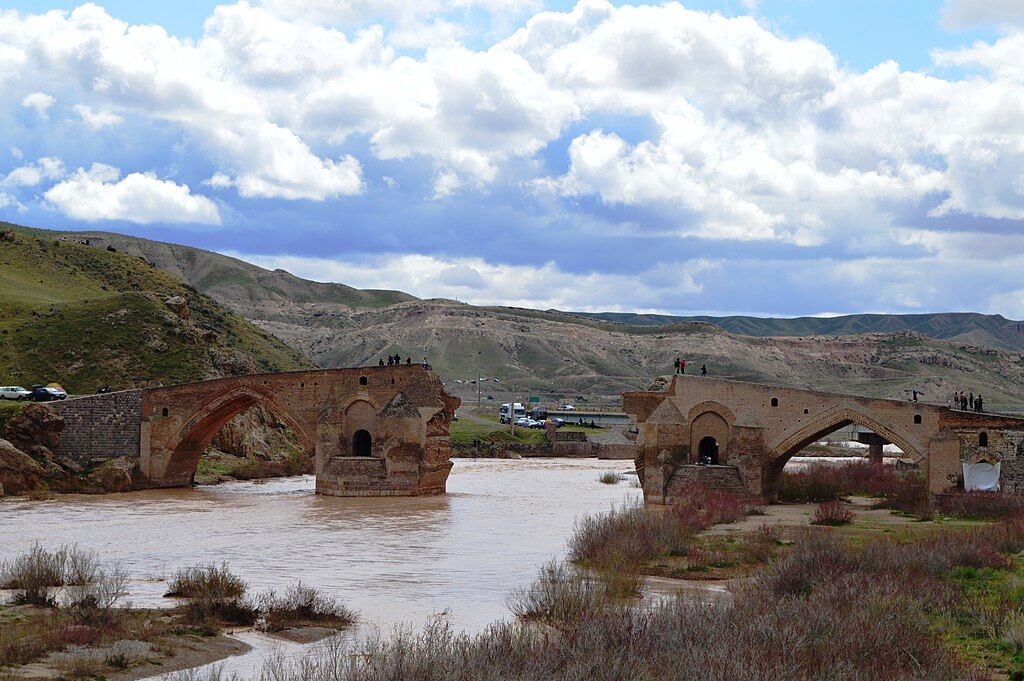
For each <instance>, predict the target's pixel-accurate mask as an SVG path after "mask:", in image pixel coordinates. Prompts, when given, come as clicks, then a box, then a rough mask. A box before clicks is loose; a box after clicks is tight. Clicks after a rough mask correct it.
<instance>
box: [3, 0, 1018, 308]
mask: <svg viewBox="0 0 1024 681" xmlns="http://www.w3.org/2000/svg"><path fill="white" fill-rule="evenodd" d="M7 6H8V7H11V8H13V9H14V10H17V13H13V12H7V13H0V86H2V87H3V88H4V90H5V92H6V93H7V94H8V97H5V102H6V103H5V104H3V105H0V130H3V131H4V132H3V133H2V136H3V138H2V139H0V217H2V218H3V219H5V220H9V221H12V222H19V223H23V224H31V225H35V226H44V227H53V228H71V229H110V230H115V231H121V232H126V233H132V234H138V235H141V236H146V237H150V238H155V239H161V240H168V241H175V242H180V243H188V244H192V245H196V246H200V247H204V248H210V249H213V250H218V251H221V252H225V253H230V254H233V255H237V256H238V257H242V258H245V259H247V260H250V261H252V262H256V263H258V264H261V265H264V266H268V267H285V268H286V269H289V270H290V271H293V272H295V273H296V274H298V275H300V276H307V277H310V278H316V279H321V280H330V281H341V282H344V283H349V284H352V285H357V286H365V287H378V288H380V287H383V288H398V289H403V290H407V291H409V292H411V293H414V294H417V295H421V296H443V297H451V298H457V299H460V300H465V301H467V302H473V303H487V304H516V305H528V306H534V307H559V308H563V309H587V310H604V309H608V310H656V311H662V312H672V313H679V314H686V313H705V312H707V313H753V314H763V315H768V314H778V315H802V314H835V313H853V312H926V311H943V310H976V311H981V312H995V313H1001V314H1004V315H1006V316H1009V317H1015V318H1021V317H1024V279H1021V277H1020V274H1019V272H1020V271H1021V265H1022V264H1024V148H1022V147H1021V144H1020V139H1022V138H1024V69H1022V68H1021V67H1020V64H1021V63H1024V33H1022V32H1021V30H1020V28H1019V26H1020V25H1021V23H1022V21H1024V11H1022V10H1021V9H1020V8H1016V7H1015V3H1012V2H1007V0H945V1H931V2H926V1H924V0H907V1H905V2H899V3H892V2H886V3H883V2H879V1H876V0H865V1H864V2H860V3H836V2H812V1H811V0H761V1H760V2H750V1H749V0H748V1H747V2H743V1H740V0H719V1H712V0H701V1H697V0H693V1H691V2H685V3H682V4H678V3H666V4H664V5H661V4H655V5H639V4H631V3H621V2H619V3H607V2H603V1H602V0H583V2H580V3H579V4H576V3H570V2H549V3H546V4H544V5H541V3H540V2H537V3H535V4H533V5H529V4H528V3H523V2H515V1H513V0H412V1H411V2H398V1H397V0H355V1H352V2H348V1H347V2H340V0H309V1H307V2H300V1H299V0H262V1H257V0H252V2H250V3H248V4H246V3H238V4H225V3H213V2H195V1H188V0H185V1H183V2H178V3H174V4H173V5H169V4H168V3H138V2H131V3H130V2H120V1H117V2H101V3H98V5H90V6H81V7H80V6H79V4H78V3H70V2H68V3H64V2H55V1H50V2H45V1H36V0H33V1H31V2H29V1H15V2H13V3H10V2H9V3H8V5H7ZM49 10H61V12H58V13H55V14H50V15H47V16H38V15H40V14H41V13H44V12H47V11H49ZM146 25H152V26H146Z"/></svg>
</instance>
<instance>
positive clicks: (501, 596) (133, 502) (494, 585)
mask: <svg viewBox="0 0 1024 681" xmlns="http://www.w3.org/2000/svg"><path fill="white" fill-rule="evenodd" d="M632 468H633V463H632V461H597V460H595V459H582V460H581V459H524V460H466V459H456V460H455V462H454V468H453V469H452V473H451V477H450V478H449V480H448V494H447V495H446V496H443V497H418V498H417V497H411V498H381V499H348V498H336V497H325V496H317V495H315V494H314V493H313V489H314V485H313V478H312V476H303V477H297V478H285V479H279V480H273V481H269V482H266V483H255V482H236V483H228V484H224V485H219V486H216V487H197V488H193V489H178V490H154V491H149V492H136V493H132V494H118V495H107V496H61V497H57V498H55V499H53V500H49V501H22V500H15V501H10V500H8V501H4V502H3V503H0V560H5V559H9V558H11V557H13V556H15V555H17V554H19V553H22V552H24V551H25V550H27V549H28V548H29V547H30V546H31V545H32V543H33V542H35V541H39V542H41V543H42V544H43V545H44V546H47V547H54V546H57V545H59V544H62V543H67V544H71V543H77V544H78V545H79V546H81V547H86V548H92V549H95V550H96V551H98V552H99V553H100V555H101V556H102V557H103V559H104V560H107V561H119V562H121V563H122V564H124V565H125V567H126V568H127V569H128V571H129V573H130V574H131V575H132V578H133V581H132V584H131V591H132V594H131V598H132V601H133V603H135V604H136V605H145V606H166V605H169V603H168V602H167V599H163V598H162V597H161V596H162V594H163V593H164V591H165V590H166V586H167V585H166V582H165V581H164V580H165V579H166V578H168V577H170V576H171V575H172V574H173V573H174V571H175V570H176V569H178V568H180V567H183V566H188V565H196V564H209V563H212V562H220V561H225V562H227V563H228V565H229V566H230V568H231V570H232V572H234V573H236V574H238V575H240V576H241V577H242V578H243V579H245V580H246V581H247V582H248V583H249V586H250V592H251V593H256V592H259V591H263V590H265V589H268V588H275V589H283V588H284V587H287V586H288V585H289V584H292V583H294V582H296V581H298V580H301V581H303V582H305V583H306V584H309V585H312V586H316V587H319V588H321V589H323V590H324V591H326V592H327V593H328V594H330V595H332V596H335V597H337V598H340V599H341V600H343V601H344V602H345V603H346V604H347V605H348V606H350V607H351V608H353V609H354V610H356V611H357V612H358V613H359V616H360V619H361V621H362V622H364V623H366V624H369V625H371V626H378V627H381V628H383V629H388V628H390V627H391V626H393V625H396V624H412V625H418V624H422V623H423V622H425V621H427V620H428V619H430V618H431V617H433V616H436V615H443V616H444V617H445V618H446V619H447V620H448V621H449V622H451V623H452V625H453V626H455V627H456V628H458V629H463V630H469V631H473V630H479V629H481V628H482V627H484V626H485V625H487V624H488V623H490V622H493V621H495V620H497V619H501V618H504V617H507V616H508V614H509V613H508V609H507V607H506V604H505V601H506V598H507V596H508V594H509V592H511V591H512V590H513V589H515V588H517V587H519V586H522V585H525V584H527V583H529V582H530V581H532V579H533V578H534V577H535V575H536V572H537V567H538V566H539V565H540V564H541V563H543V562H544V561H546V560H548V559H550V558H553V557H558V556H560V555H562V554H563V553H564V549H565V541H566V539H567V537H568V536H569V534H570V532H571V531H572V526H573V522H574V520H575V519H576V518H577V517H579V516H582V515H587V514H591V513H595V512H598V511H603V510H607V509H608V508H611V507H612V506H613V505H615V504H618V503H621V502H623V501H625V500H626V499H628V498H631V497H638V496H639V495H640V490H639V489H636V488H633V487H631V486H630V485H629V483H627V482H623V483H619V484H618V485H605V484H602V483H600V482H598V480H597V477H598V474H599V472H601V471H604V470H616V471H620V472H628V471H631V470H632ZM628 479H629V480H632V479H635V478H633V477H630V478H628Z"/></svg>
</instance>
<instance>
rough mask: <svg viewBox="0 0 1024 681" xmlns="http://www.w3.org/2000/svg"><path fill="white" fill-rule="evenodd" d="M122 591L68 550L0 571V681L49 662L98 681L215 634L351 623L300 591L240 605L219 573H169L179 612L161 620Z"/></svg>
mask: <svg viewBox="0 0 1024 681" xmlns="http://www.w3.org/2000/svg"><path fill="white" fill-rule="evenodd" d="M127 585H128V574H127V572H126V571H125V570H124V568H122V567H120V566H113V567H108V566H105V565H104V564H103V563H102V562H101V561H100V560H99V557H98V554H97V553H96V552H94V551H90V550H85V549H81V548H79V547H76V546H62V547H59V548H57V549H56V550H53V551H50V550H47V549H45V548H43V547H42V546H40V545H35V546H33V547H32V549H31V550H29V551H28V552H27V553H25V554H23V555H21V556H18V557H16V558H14V559H13V560H11V561H9V562H5V563H2V564H0V589H3V590H5V591H9V592H10V597H9V598H8V601H9V602H8V603H7V605H6V606H2V605H0V678H7V676H5V672H4V670H5V668H16V667H19V666H21V665H25V664H28V663H30V662H35V661H39V660H42V659H43V658H46V657H47V656H48V655H49V654H51V653H56V656H55V657H51V658H50V662H51V663H52V665H54V666H55V667H56V669H57V671H58V672H59V674H60V676H61V677H62V678H69V679H71V678H83V679H85V678H105V677H106V676H108V675H110V674H111V673H116V672H117V671H119V670H124V669H128V668H130V667H133V666H136V665H138V664H142V663H144V662H146V661H158V660H160V659H162V658H165V657H166V656H168V655H170V654H172V653H173V651H174V650H175V649H177V648H178V647H180V646H181V645H182V644H183V642H186V641H190V640H194V637H195V636H197V635H198V636H201V637H202V636H215V635H217V634H218V633H220V629H221V627H223V626H230V625H245V626H254V627H255V628H257V629H261V630H263V631H268V632H279V631H283V630H286V629H288V628H291V627H307V626H319V627H326V628H333V629H342V628H344V627H347V626H349V625H350V624H352V623H353V622H354V621H355V619H356V618H355V614H354V613H353V612H352V611H350V610H349V609H348V608H346V607H345V606H344V605H342V604H341V603H339V602H337V601H335V600H334V599H332V598H330V597H328V596H326V595H325V594H324V593H323V592H321V591H320V590H318V589H315V588H313V587H309V586H305V585H303V584H301V583H300V584H297V585H294V586H292V587H289V588H288V589H287V590H285V591H284V592H283V593H281V594H277V593H275V592H268V593H264V594H259V595H257V596H254V597H249V596H247V590H248V587H247V585H246V583H245V582H244V581H243V580H242V579H241V578H239V577H238V576H237V575H234V574H233V573H231V571H230V570H229V569H228V566H227V565H225V564H221V565H209V566H192V567H187V568H183V569H181V570H179V571H178V572H177V573H175V575H174V576H173V577H172V579H171V581H170V584H169V592H168V594H167V595H168V596H169V597H175V598H180V599H182V600H183V601H184V602H183V603H182V604H181V605H178V606H177V607H175V608H173V609H171V610H170V611H161V610H141V609H140V610H133V609H131V607H130V604H128V603H126V602H125V601H124V599H125V597H126V596H127V593H128V592H127ZM189 645H192V644H189ZM15 678H16V677H15Z"/></svg>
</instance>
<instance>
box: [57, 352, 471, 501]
mask: <svg viewBox="0 0 1024 681" xmlns="http://www.w3.org/2000/svg"><path fill="white" fill-rule="evenodd" d="M257 405H259V406H262V407H263V408H265V409H266V410H267V411H269V412H270V413H272V414H273V415H274V416H275V417H277V418H278V419H280V420H281V422H283V423H285V424H286V425H287V426H288V427H289V428H290V429H291V430H292V432H294V433H295V435H296V437H297V438H298V440H299V444H300V446H301V447H302V448H303V449H304V450H305V451H306V453H307V454H308V455H309V456H310V457H311V458H313V460H314V461H315V465H316V491H317V493H318V494H329V495H335V496H391V495H404V496H409V495H422V494H443V493H444V491H445V484H446V481H447V479H448V473H449V471H450V470H451V466H452V464H451V461H450V438H449V434H448V428H449V425H450V424H451V421H452V417H453V416H454V414H455V409H456V408H457V407H458V406H459V400H458V399H457V398H455V397H452V396H451V395H448V394H447V393H446V392H445V391H444V388H443V386H442V385H441V381H440V379H438V377H437V376H436V375H435V374H434V373H433V372H431V371H429V370H427V369H424V368H422V367H420V366H418V365H412V366H396V367H365V368H355V369H325V370H318V371H301V372H289V373H280V374H260V375H253V376H235V377H231V378H221V379H214V380H210V381H202V382H199V383H191V384H186V385H177V386H169V387H162V388H150V389H143V390H132V391H124V392H119V393H112V394H108V395H96V396H91V397H83V398H79V399H71V400H67V401H65V402H61V403H55V409H56V410H57V411H58V412H60V413H61V414H62V415H63V416H64V419H65V430H64V435H63V440H62V443H61V445H60V450H61V452H60V453H61V454H64V455H68V456H72V457H74V458H77V459H79V460H84V461H89V462H96V461H100V460H103V459H110V458H116V457H129V458H132V459H135V460H137V462H138V471H139V473H140V475H139V476H138V477H139V480H138V481H137V487H139V488H146V487H184V486H188V485H191V484H192V481H193V479H194V477H195V472H196V466H197V465H198V463H199V459H200V458H201V457H202V455H203V453H204V452H205V451H206V449H207V447H209V445H210V442H211V441H212V440H213V438H214V437H215V436H216V435H217V433H218V431H219V430H220V429H221V428H222V427H223V426H224V425H225V424H226V423H227V422H228V421H230V420H231V419H232V418H234V417H235V416H236V415H238V414H240V413H242V412H244V411H245V410H247V409H249V408H250V407H254V406H257Z"/></svg>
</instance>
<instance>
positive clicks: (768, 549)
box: [739, 525, 779, 564]
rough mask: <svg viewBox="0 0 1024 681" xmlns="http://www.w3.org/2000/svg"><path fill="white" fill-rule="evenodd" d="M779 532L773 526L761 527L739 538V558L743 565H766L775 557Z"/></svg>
mask: <svg viewBox="0 0 1024 681" xmlns="http://www.w3.org/2000/svg"><path fill="white" fill-rule="evenodd" d="M778 543H779V531H778V528H777V527H776V526H774V525H762V526H761V528H760V529H759V530H758V531H757V532H749V533H746V534H744V535H742V536H741V537H740V545H739V557H740V560H741V561H742V562H744V563H751V564H758V563H767V562H768V561H769V560H771V558H772V557H773V556H774V555H775V547H776V546H777V545H778Z"/></svg>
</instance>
